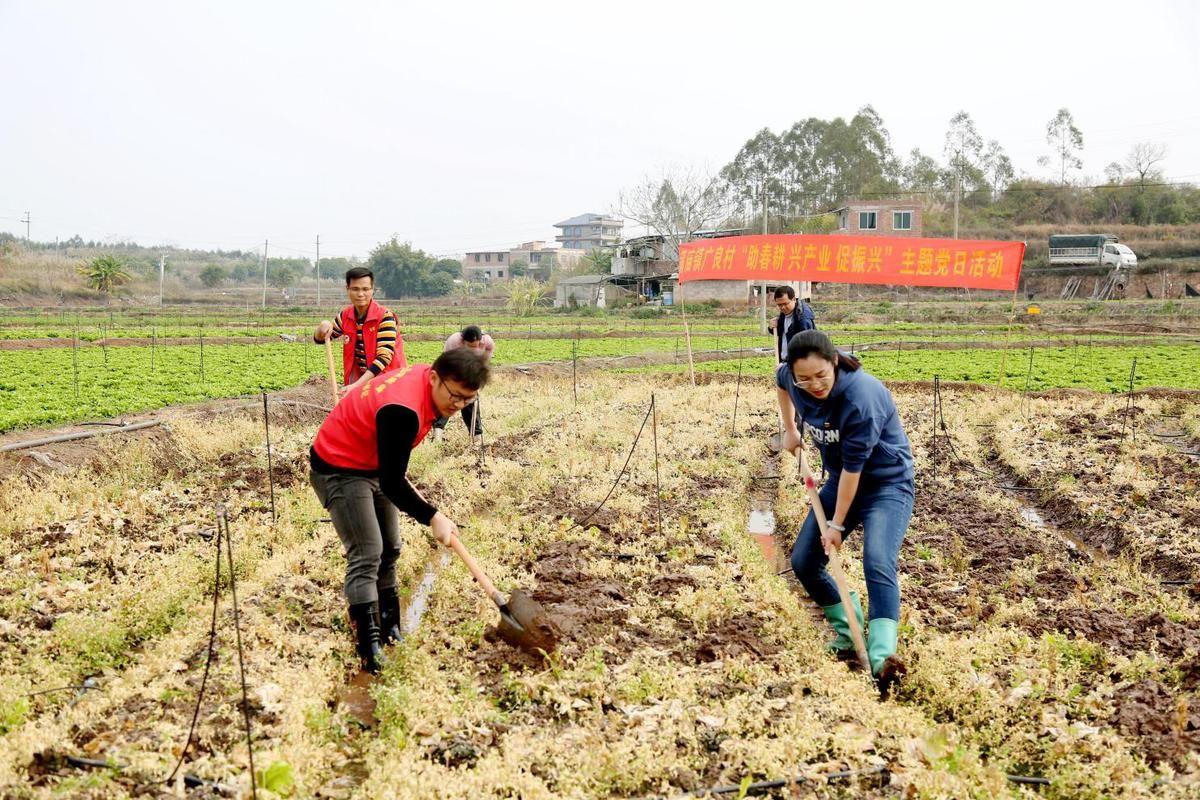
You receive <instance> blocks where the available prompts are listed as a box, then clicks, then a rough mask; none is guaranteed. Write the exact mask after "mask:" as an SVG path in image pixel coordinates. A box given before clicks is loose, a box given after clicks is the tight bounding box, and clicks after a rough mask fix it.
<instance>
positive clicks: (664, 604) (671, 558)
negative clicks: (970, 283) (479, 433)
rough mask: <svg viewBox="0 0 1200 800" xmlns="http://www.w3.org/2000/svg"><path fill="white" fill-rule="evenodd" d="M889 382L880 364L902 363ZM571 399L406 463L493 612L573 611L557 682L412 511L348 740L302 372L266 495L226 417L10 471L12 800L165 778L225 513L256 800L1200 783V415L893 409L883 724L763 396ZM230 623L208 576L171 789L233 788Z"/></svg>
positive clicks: (133, 786)
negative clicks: (497, 600) (837, 623)
mask: <svg viewBox="0 0 1200 800" xmlns="http://www.w3.org/2000/svg"><path fill="white" fill-rule="evenodd" d="M1096 349H1097V351H1100V350H1101V349H1102V348H1096ZM907 352H908V351H904V352H903V353H902V355H906V354H907ZM111 355H112V351H110V357H111ZM1011 355H1016V351H1014V353H1013V354H1011ZM874 357H875V356H874V355H873V354H871V353H870V352H869V351H868V355H867V358H868V360H867V361H866V366H867V368H868V369H869V370H872V371H877V372H880V373H882V372H883V365H884V364H885V363H886V361H887V359H889V358H891V357H893V354H891V353H888V354H881V355H880V357H879V361H878V362H877V363H875V362H873V361H872V360H870V359H873V358H874ZM1139 363H1140V362H1139ZM722 366H725V367H727V366H728V364H723V365H722ZM575 388H576V390H577V391H573V390H572V389H573V384H572V382H571V380H570V378H569V377H567V378H561V377H554V376H552V375H541V376H539V377H536V378H533V377H526V376H523V375H520V374H515V373H503V374H502V375H501V376H500V377H499V379H498V380H497V381H496V382H495V384H494V385H492V386H489V388H488V389H487V390H486V392H485V394H486V402H485V408H486V409H487V412H486V419H487V420H488V428H487V439H486V450H485V452H484V454H483V455H482V457H481V455H480V454H479V453H478V452H476V451H474V450H472V449H470V448H469V447H468V445H467V440H466V436H465V432H464V430H463V428H462V426H461V425H459V424H452V425H451V426H450V429H449V435H448V437H447V439H446V440H445V441H443V442H441V443H438V444H433V443H428V444H427V445H424V446H422V447H420V448H418V449H417V450H416V451H415V453H414V463H413V465H412V467H411V468H410V474H411V475H412V477H413V479H414V482H415V483H416V484H417V485H418V487H419V488H420V489H421V490H422V492H424V493H425V494H426V495H427V496H429V497H431V499H433V500H434V502H435V503H437V504H438V505H440V506H441V507H442V508H443V509H445V510H447V512H448V513H449V514H450V515H451V516H452V517H454V518H455V519H458V520H459V521H460V522H463V523H465V524H466V527H465V528H464V529H463V535H464V541H465V542H466V544H467V545H468V546H469V547H470V548H471V549H472V552H474V553H475V555H476V556H477V557H478V558H479V559H480V561H481V562H482V563H483V565H484V567H485V569H486V570H487V571H488V572H489V574H491V575H492V577H493V578H494V579H496V581H497V582H498V584H499V585H500V586H501V588H502V589H503V590H505V591H508V590H511V589H513V588H515V587H524V588H526V589H528V590H530V591H532V593H533V596H534V597H535V599H537V600H538V601H539V602H541V603H542V604H543V605H545V606H546V607H547V608H548V609H549V610H550V611H551V613H553V614H555V615H557V616H558V618H559V619H560V620H561V621H562V623H563V628H564V633H565V638H564V641H563V643H562V645H561V646H560V648H559V649H558V650H557V651H556V652H554V653H553V654H552V655H550V656H549V657H545V658H543V657H542V656H540V655H530V654H528V653H522V652H518V651H515V650H513V649H511V648H510V647H509V646H508V645H506V644H504V643H503V642H501V641H499V640H495V639H494V638H493V637H492V636H490V635H489V633H488V630H489V628H490V626H491V625H492V624H493V623H494V622H495V618H496V615H495V611H494V607H493V606H492V605H491V603H490V601H488V600H487V599H486V598H485V597H483V595H482V594H481V593H480V592H479V590H478V588H477V587H476V586H475V585H474V584H473V583H472V582H471V580H470V577H469V575H468V574H467V572H466V570H465V568H463V567H462V566H461V565H460V564H459V563H457V561H451V560H449V559H447V558H445V557H444V556H442V555H441V554H440V553H439V552H437V551H436V550H435V548H434V546H433V545H432V544H431V542H430V541H429V540H428V538H427V536H426V534H425V532H424V529H423V528H419V527H418V526H416V525H415V524H414V523H411V522H408V521H405V522H402V529H403V533H404V540H405V546H404V549H403V552H402V555H401V563H400V567H399V571H400V577H401V583H402V584H403V585H405V586H407V587H408V588H409V591H410V595H409V600H410V602H411V607H410V610H411V612H412V613H410V614H409V615H408V623H407V624H408V625H409V626H410V629H409V636H408V637H407V639H406V640H405V642H404V643H403V644H402V645H400V646H399V647H396V648H393V649H392V650H391V651H390V660H389V664H388V666H387V667H386V668H385V670H384V672H383V673H382V674H381V675H380V676H379V677H378V678H377V679H376V681H375V682H374V685H373V686H372V687H371V688H370V690H369V693H370V698H371V699H372V700H373V701H374V709H373V717H371V716H370V715H367V719H368V721H369V722H371V724H373V728H372V729H370V730H367V729H364V727H363V722H361V721H360V719H361V718H362V717H363V716H364V714H363V709H362V707H361V693H360V694H357V695H356V694H354V693H352V692H349V691H348V689H347V684H348V681H349V680H350V678H351V675H352V672H353V669H352V665H353V663H354V655H353V650H352V643H351V638H350V635H349V632H348V630H347V628H346V623H345V621H344V620H345V617H344V608H343V606H342V604H341V597H340V584H341V570H342V556H341V552H340V545H339V543H338V541H337V537H336V535H335V534H334V532H333V531H332V528H331V526H330V525H329V524H328V523H326V522H324V521H323V519H322V518H323V517H324V512H323V509H321V508H320V507H319V505H318V504H317V503H316V501H315V498H314V497H313V494H312V491H311V490H310V489H309V488H308V486H307V480H306V454H307V449H308V446H309V444H310V442H311V438H312V435H313V433H314V431H315V428H316V425H317V424H318V423H319V421H320V419H321V417H322V413H321V412H320V411H319V410H318V409H316V408H313V407H312V406H317V405H319V404H320V403H322V402H324V399H325V395H326V394H327V387H326V386H325V385H324V384H322V383H321V382H320V381H319V380H318V381H314V382H312V383H310V384H309V385H305V386H302V387H300V388H298V389H293V390H289V391H288V392H286V393H283V394H279V395H273V397H275V398H276V400H277V402H273V403H272V404H271V409H272V411H271V413H272V420H271V431H272V459H273V460H272V464H273V468H272V469H271V470H270V471H269V472H268V462H267V454H266V450H265V447H264V442H263V425H262V418H261V409H259V410H257V411H251V410H246V409H245V408H240V407H238V404H236V403H222V402H210V403H207V404H205V405H203V406H200V407H192V408H181V409H178V410H165V411H164V412H163V416H164V417H165V418H166V419H167V425H166V426H164V427H160V428H157V429H154V430H151V431H146V432H141V433H137V434H117V435H114V436H107V437H101V438H98V439H94V440H90V441H89V442H86V443H69V444H64V445H58V446H49V447H44V448H39V451H38V452H39V453H41V457H40V458H36V459H35V458H33V457H30V456H29V455H28V454H26V455H22V454H21V453H11V454H4V455H3V456H0V480H2V481H3V486H4V491H3V493H2V494H0V559H2V561H3V566H4V569H3V570H2V571H0V598H3V599H2V600H0V641H2V642H3V650H2V651H0V652H2V654H3V655H2V656H0V659H2V661H0V708H3V709H4V712H3V715H2V716H0V787H2V788H0V795H4V796H11V797H22V798H33V797H63V796H87V797H94V798H108V797H114V798H116V797H132V796H155V795H156V793H157V794H163V793H165V792H166V791H167V790H168V789H169V788H170V787H169V786H168V785H166V784H161V783H159V782H160V781H162V780H163V779H165V778H166V777H167V776H168V775H169V774H170V773H171V770H172V768H173V767H174V765H175V762H176V760H177V759H178V757H179V755H180V753H181V751H182V748H183V743H184V742H185V740H186V739H187V735H188V728H189V723H190V721H191V718H192V713H193V710H194V708H195V702H196V696H197V692H198V690H199V686H200V683H201V679H202V675H203V671H204V666H205V662H206V660H207V659H206V655H207V653H208V651H209V648H208V629H209V624H210V615H211V614H212V600H211V583H212V569H213V557H214V555H213V544H212V532H213V529H214V528H215V522H214V518H215V514H216V506H217V504H218V503H220V504H223V506H224V507H225V508H226V509H227V511H228V514H229V518H230V530H231V533H232V535H233V540H234V549H235V559H234V561H235V564H236V567H237V596H238V602H239V606H240V611H241V638H242V643H243V646H244V652H245V669H246V681H247V686H248V692H249V697H250V702H249V708H250V709H251V711H252V721H253V731H254V763H255V767H256V769H257V770H258V771H259V772H260V781H259V783H260V786H262V787H264V789H267V788H269V789H270V790H271V792H272V794H274V795H276V796H279V795H290V796H297V797H364V798H376V797H378V798H384V797H426V796H437V797H446V798H453V797H463V798H467V797H470V798H476V797H516V796H521V797H530V798H541V797H545V798H551V797H609V796H616V797H650V796H665V797H674V796H678V795H681V794H683V793H687V792H698V791H700V790H703V789H706V788H710V787H724V788H725V789H728V790H729V794H728V796H737V794H738V793H739V791H741V792H743V793H759V791H760V789H761V790H762V791H768V792H770V791H774V792H775V793H776V795H777V796H790V790H787V791H785V790H781V789H770V788H768V787H766V786H763V787H759V788H756V787H757V786H758V784H756V783H755V782H759V781H770V780H775V779H784V778H795V777H797V776H803V779H804V781H806V782H807V784H808V786H807V787H805V786H799V787H798V790H799V791H800V792H801V794H802V795H803V794H805V793H809V792H811V793H813V794H816V795H817V796H855V797H956V798H957V797H981V798H982V797H997V796H1012V797H1021V796H1025V797H1035V796H1041V797H1061V798H1067V797H1142V796H1155V797H1178V798H1184V797H1194V796H1196V794H1197V792H1198V791H1200V755H1198V753H1200V702H1198V697H1197V692H1198V687H1200V628H1198V627H1197V626H1198V625H1200V594H1197V583H1198V581H1200V501H1198V499H1197V498H1198V497H1200V494H1198V493H1197V491H1196V488H1197V484H1198V482H1200V462H1198V461H1197V459H1196V458H1195V457H1194V456H1190V455H1187V454H1186V453H1187V452H1188V451H1194V450H1196V449H1198V447H1197V445H1198V443H1200V400H1198V399H1197V397H1198V396H1197V395H1196V394H1191V393H1188V392H1181V391H1174V392H1148V393H1144V394H1141V395H1138V396H1137V397H1136V404H1135V406H1134V407H1133V408H1132V409H1130V408H1129V407H1128V405H1127V398H1126V397H1125V396H1124V395H1109V394H1104V393H1093V392H1088V391H1083V390H1078V391H1074V392H1071V393H1069V394H1066V395H1063V396H1062V397H1055V396H1042V397H1038V396H1026V395H1024V394H1023V393H1021V392H1019V391H1004V390H997V389H994V388H989V387H971V386H966V387H958V388H953V387H944V388H943V389H942V409H943V415H944V418H945V425H946V427H945V432H946V434H947V435H948V438H946V437H941V436H939V437H938V440H937V441H936V442H935V441H934V432H935V426H934V424H933V423H934V420H933V418H932V414H931V410H932V404H931V389H930V387H929V385H928V384H902V383H897V384H896V385H895V387H894V392H895V395H896V398H897V403H898V406H899V409H900V413H901V415H902V417H903V419H904V423H905V427H906V429H907V431H908V433H909V436H910V438H911V440H912V442H913V446H914V454H915V456H916V462H917V481H918V483H917V507H916V510H915V513H914V516H913V521H912V525H911V527H910V529H909V533H908V537H907V539H906V541H905V545H904V547H903V549H902V551H901V570H900V571H901V587H902V592H903V603H904V605H903V609H902V617H901V645H900V655H901V657H902V658H904V659H905V661H906V662H907V664H908V666H909V677H908V680H907V681H906V682H905V683H904V684H902V686H901V689H900V691H899V693H898V694H897V696H895V697H894V698H893V699H890V700H888V701H885V702H881V701H880V700H879V699H878V695H877V692H876V691H875V689H874V687H873V686H872V685H871V684H870V682H869V681H868V680H867V679H866V678H864V677H862V676H861V675H858V674H855V673H852V672H850V671H848V670H847V669H846V667H845V666H844V665H842V664H840V663H838V662H837V661H836V660H834V659H833V658H832V657H829V656H826V655H825V654H824V652H823V642H824V640H825V638H826V635H827V632H826V630H825V628H824V627H823V623H821V624H818V623H816V622H814V617H813V614H812V612H811V610H810V605H809V604H808V602H807V601H806V600H804V599H803V596H802V593H801V592H800V591H799V590H798V587H797V586H796V585H795V582H794V579H792V578H791V577H790V576H788V575H782V576H781V575H779V574H777V573H778V572H780V571H781V570H782V569H783V566H784V560H783V558H784V557H783V554H784V553H786V550H787V548H788V547H789V546H790V543H791V542H790V538H791V537H792V536H793V535H794V530H795V528H796V527H797V525H798V524H799V521H800V519H801V517H802V514H803V513H804V506H803V504H802V502H801V500H800V497H801V487H800V485H799V483H798V481H797V479H796V477H795V461H794V459H792V458H791V457H790V456H787V455H784V456H772V455H771V454H770V452H769V450H768V449H767V446H766V439H767V435H768V434H769V433H770V432H771V431H772V430H774V427H775V412H774V409H773V406H772V401H773V393H772V391H771V389H770V384H769V382H768V381H767V378H766V376H765V375H764V374H762V373H761V372H760V373H758V374H756V375H754V376H753V377H752V378H750V377H746V378H744V381H743V383H742V384H741V385H740V387H739V386H738V383H737V380H736V377H735V376H733V375H729V374H703V375H701V376H700V381H699V385H698V386H696V387H693V386H691V385H690V384H689V383H688V382H687V381H686V379H685V377H684V376H681V375H664V374H657V373H646V374H638V373H634V374H629V373H623V374H614V373H612V372H607V371H589V372H586V373H584V374H583V375H582V376H580V378H579V382H578V385H577V386H576V387H575ZM735 394H736V395H737V397H738V401H739V403H740V405H739V411H738V416H737V420H736V423H735V421H734V419H733V406H734V402H735V401H734V398H735ZM576 396H577V397H578V403H577V404H576V402H575V400H574V398H575V397H576ZM652 397H653V400H654V404H655V406H656V408H657V412H658V413H657V418H656V420H655V423H656V424H654V425H650V424H646V425H644V426H643V421H644V420H646V415H647V410H648V409H649V407H650V402H651V398H652ZM284 401H287V402H284ZM639 430H640V431H641V432H640V435H639ZM939 430H940V429H939ZM635 441H636V447H635V449H634V450H633V455H632V457H631V458H630V459H629V466H630V468H629V470H628V472H627V473H626V475H625V477H624V478H623V479H621V480H619V481H617V482H616V486H615V488H613V487H614V481H616V480H617V478H618V475H619V473H620V472H621V470H622V464H623V463H624V461H625V459H626V457H627V456H628V454H629V452H630V449H631V446H632V445H634V443H635ZM656 452H657V458H656V455H655V454H656ZM610 488H612V489H613V491H612V495H611V497H610V498H609V499H608V500H607V501H606V502H604V503H603V504H602V505H600V504H601V501H602V500H604V498H605V496H606V494H607V493H608V492H609V490H610ZM272 490H273V492H274V506H275V510H276V518H275V519H274V520H272V513H271V502H270V492H271V491H272ZM752 497H754V498H760V499H766V500H768V501H769V502H770V504H771V506H772V507H773V508H774V509H775V517H776V522H777V525H776V534H775V540H776V544H777V547H776V548H775V549H772V548H770V547H767V548H765V549H764V548H763V547H761V546H760V543H758V542H756V541H755V539H754V538H753V537H751V536H750V535H749V534H748V532H747V520H748V516H749V512H750V509H751V498H752ZM598 505H600V507H599V509H598V510H597V506H598ZM859 548H860V543H859V542H858V541H856V539H855V538H854V537H851V538H850V539H849V541H848V545H847V571H848V574H849V575H850V577H851V581H852V583H853V584H854V585H855V586H856V587H857V588H858V589H859V591H860V592H861V591H862V590H863V585H862V569H861V564H860V562H859V561H858V554H859V553H860V549H859ZM424 578H428V579H426V580H423V579H424ZM229 600H230V597H229V594H228V586H226V587H225V591H224V592H223V594H222V597H221V605H220V607H219V609H218V616H217V620H218V623H219V625H218V627H219V630H220V634H219V637H218V640H217V644H216V647H215V653H216V657H215V660H214V662H213V664H212V673H211V675H210V676H209V678H208V684H207V691H206V699H205V701H204V702H203V703H202V704H201V706H200V709H199V717H198V727H197V731H196V735H195V737H194V740H193V743H192V745H191V746H190V748H189V749H188V751H187V753H186V758H185V764H184V766H183V767H182V768H181V769H180V771H179V772H178V774H177V775H176V777H175V780H176V782H177V783H179V782H182V781H183V780H184V776H185V775H187V776H189V780H191V781H192V782H193V783H195V782H198V781H200V780H205V781H210V782H216V783H218V784H220V785H222V786H226V787H230V788H232V789H233V790H234V791H241V792H246V791H248V789H249V781H250V771H249V763H248V759H247V757H246V742H245V737H244V734H243V733H242V730H241V727H240V726H241V724H242V723H241V713H240V707H239V706H240V691H241V690H240V684H239V679H238V659H237V645H236V643H235V641H234V636H233V624H234V623H233V618H232V613H231V608H230V604H229ZM418 612H421V613H418ZM63 687H66V688H63ZM80 687H86V688H80ZM97 764H100V765H102V766H97ZM209 786H210V788H209V789H208V790H202V791H210V792H212V791H215V790H214V789H212V788H211V784H209ZM781 793H782V794H781ZM272 794H268V793H267V792H266V791H263V790H260V796H267V797H269V796H272Z"/></svg>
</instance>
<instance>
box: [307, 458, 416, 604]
mask: <svg viewBox="0 0 1200 800" xmlns="http://www.w3.org/2000/svg"><path fill="white" fill-rule="evenodd" d="M309 482H310V483H312V487H313V490H314V491H316V493H317V499H318V500H320V501H321V505H323V506H325V508H326V509H327V510H328V511H329V517H330V518H331V519H332V520H333V528H334V530H336V531H337V534H338V538H339V539H341V540H342V550H343V551H344V552H345V554H346V586H345V593H346V601H347V602H348V603H349V604H350V605H357V604H359V603H374V602H376V601H377V600H379V593H380V591H382V590H384V589H391V588H393V587H395V585H396V559H398V558H399V557H400V544H401V542H400V520H399V512H398V511H397V510H396V507H395V506H394V505H392V503H391V501H390V500H388V499H387V497H386V496H384V494H383V492H381V491H379V479H378V478H364V477H361V476H359V475H341V474H335V475H322V474H320V473H319V472H310V473H309Z"/></svg>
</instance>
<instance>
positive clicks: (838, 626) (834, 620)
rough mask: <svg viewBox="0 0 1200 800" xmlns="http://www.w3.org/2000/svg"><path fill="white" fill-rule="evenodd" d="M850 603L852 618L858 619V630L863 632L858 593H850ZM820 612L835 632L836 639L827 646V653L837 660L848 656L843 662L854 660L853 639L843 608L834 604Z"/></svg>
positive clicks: (839, 604)
mask: <svg viewBox="0 0 1200 800" xmlns="http://www.w3.org/2000/svg"><path fill="white" fill-rule="evenodd" d="M850 602H851V604H852V605H853V606H854V616H855V617H857V618H858V629H859V630H860V631H861V630H865V629H866V626H865V625H864V624H863V610H862V603H861V602H859V600H858V592H851V593H850ZM821 611H822V612H823V613H824V614H825V619H827V620H829V624H830V625H832V626H833V629H834V631H836V632H837V637H835V638H834V639H833V641H831V642H830V643H829V644H828V648H829V651H830V652H831V653H835V654H837V656H838V657H839V658H843V657H844V656H848V657H847V658H845V659H844V660H852V659H854V658H856V656H855V655H854V638H853V637H852V636H851V635H850V620H849V619H848V618H847V617H846V609H845V607H844V606H843V605H842V604H841V603H834V604H833V605H831V606H822V607H821Z"/></svg>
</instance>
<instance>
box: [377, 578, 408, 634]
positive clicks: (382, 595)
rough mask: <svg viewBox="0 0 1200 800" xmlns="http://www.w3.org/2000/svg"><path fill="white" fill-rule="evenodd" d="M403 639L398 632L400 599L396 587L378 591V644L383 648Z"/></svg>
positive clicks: (400, 632) (399, 631)
mask: <svg viewBox="0 0 1200 800" xmlns="http://www.w3.org/2000/svg"><path fill="white" fill-rule="evenodd" d="M403 638H404V633H403V632H402V631H401V630H400V597H399V596H398V595H397V594H396V587H395V586H393V587H392V588H390V589H380V590H379V643H380V644H382V645H383V646H384V647H387V646H388V645H389V644H397V643H399V642H400V641H401V640H402V639H403Z"/></svg>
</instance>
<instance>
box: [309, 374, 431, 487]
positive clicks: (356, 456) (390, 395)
mask: <svg viewBox="0 0 1200 800" xmlns="http://www.w3.org/2000/svg"><path fill="white" fill-rule="evenodd" d="M432 369H433V368H432V367H430V366H429V365H428V364H418V365H416V366H412V367H407V368H405V369H402V370H398V371H395V372H385V373H383V374H382V375H376V376H375V377H374V378H372V379H371V380H369V381H368V382H367V383H366V385H365V386H363V387H362V388H361V389H358V390H356V391H353V392H351V393H350V394H348V395H346V396H345V397H344V398H342V399H341V401H339V402H338V404H337V405H336V406H334V409H333V411H332V412H330V414H329V416H328V417H326V418H325V421H324V422H322V423H321V428H320V430H318V431H317V439H316V441H315V442H313V450H315V451H316V453H317V455H318V456H320V457H321V460H323V461H324V462H325V463H326V464H329V465H330V466H333V467H341V468H343V469H353V470H359V471H363V472H376V471H378V470H379V442H378V439H376V426H375V414H376V413H378V411H379V409H380V408H382V407H383V406H386V405H401V406H404V407H405V408H409V409H412V410H413V411H414V412H416V415H417V436H416V438H415V439H413V440H412V447H413V448H416V446H417V445H419V444H420V443H421V440H422V439H424V438H425V434H427V433H429V429H430V428H431V427H433V423H434V420H436V419H437V418H438V412H437V409H436V408H435V407H434V405H433V387H432V386H430V384H429V373H430V371H431V370H432Z"/></svg>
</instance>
